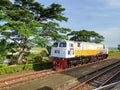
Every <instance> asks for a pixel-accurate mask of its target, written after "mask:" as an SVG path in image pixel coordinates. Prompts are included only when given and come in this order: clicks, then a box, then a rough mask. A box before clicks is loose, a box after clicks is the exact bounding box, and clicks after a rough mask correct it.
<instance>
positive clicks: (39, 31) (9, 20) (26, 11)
mask: <svg viewBox="0 0 120 90" xmlns="http://www.w3.org/2000/svg"><path fill="white" fill-rule="evenodd" d="M64 10H65V9H64V8H62V6H61V5H60V4H54V3H53V4H51V5H50V6H49V7H44V6H43V5H41V4H40V3H38V2H35V1H34V0H14V3H12V2H11V1H9V0H0V21H2V22H4V24H3V25H0V31H1V35H2V36H3V37H4V38H5V39H6V40H8V39H9V40H11V42H14V43H15V44H16V45H17V46H18V47H19V57H18V63H19V64H22V58H23V56H24V54H25V53H26V52H27V51H28V50H29V49H30V46H31V45H33V43H34V44H37V45H41V46H45V45H46V44H47V43H48V41H49V40H59V39H63V38H67V37H66V36H65V35H64V33H67V32H68V31H70V29H68V28H61V27H60V26H59V24H58V23H56V22H55V21H67V19H68V18H66V17H64V16H63V13H62V12H63V11H64ZM62 33H63V34H62Z"/></svg>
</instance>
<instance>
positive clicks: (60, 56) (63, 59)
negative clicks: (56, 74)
mask: <svg viewBox="0 0 120 90" xmlns="http://www.w3.org/2000/svg"><path fill="white" fill-rule="evenodd" d="M51 57H52V63H53V69H55V70H60V69H63V68H66V67H67V58H72V57H74V43H73V42H72V41H61V42H55V43H54V45H53V47H52V49H51Z"/></svg>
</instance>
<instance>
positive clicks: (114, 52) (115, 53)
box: [109, 50, 120, 56]
mask: <svg viewBox="0 0 120 90" xmlns="http://www.w3.org/2000/svg"><path fill="white" fill-rule="evenodd" d="M118 55H120V51H119V50H110V51H109V56H118Z"/></svg>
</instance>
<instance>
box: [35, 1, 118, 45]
mask: <svg viewBox="0 0 120 90" xmlns="http://www.w3.org/2000/svg"><path fill="white" fill-rule="evenodd" d="M35 1H37V2H39V3H41V4H43V5H44V6H45V7H47V6H49V5H50V4H52V3H58V4H61V5H62V7H63V8H65V9H66V10H65V11H64V12H63V14H64V16H65V17H67V18H68V22H60V25H61V26H62V27H66V28H70V29H72V31H74V30H75V31H79V30H83V29H85V30H89V31H95V32H97V33H99V34H100V35H102V36H104V37H105V41H104V42H103V43H104V44H106V45H107V46H108V47H117V46H118V44H120V0H35Z"/></svg>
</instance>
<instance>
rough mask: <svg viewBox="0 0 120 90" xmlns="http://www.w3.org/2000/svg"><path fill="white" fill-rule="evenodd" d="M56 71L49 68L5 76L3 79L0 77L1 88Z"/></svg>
mask: <svg viewBox="0 0 120 90" xmlns="http://www.w3.org/2000/svg"><path fill="white" fill-rule="evenodd" d="M54 73H55V71H53V70H51V69H48V70H43V71H38V72H32V73H27V74H23V75H19V76H14V77H10V78H3V79H0V88H4V87H10V86H12V85H15V84H19V83H23V82H26V81H30V80H34V79H37V78H42V77H46V76H48V75H51V74H54Z"/></svg>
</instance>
